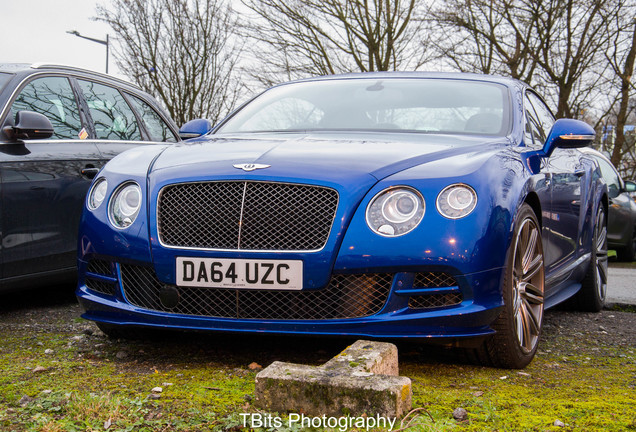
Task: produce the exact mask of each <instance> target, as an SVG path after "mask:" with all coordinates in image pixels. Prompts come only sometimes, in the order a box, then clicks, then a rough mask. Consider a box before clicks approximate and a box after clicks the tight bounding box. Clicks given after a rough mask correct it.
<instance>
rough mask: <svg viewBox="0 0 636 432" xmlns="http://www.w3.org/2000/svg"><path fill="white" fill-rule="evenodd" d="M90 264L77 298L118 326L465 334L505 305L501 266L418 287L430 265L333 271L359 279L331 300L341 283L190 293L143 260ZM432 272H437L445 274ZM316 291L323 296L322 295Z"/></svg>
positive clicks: (94, 315)
mask: <svg viewBox="0 0 636 432" xmlns="http://www.w3.org/2000/svg"><path fill="white" fill-rule="evenodd" d="M95 262H100V263H102V264H101V265H98V266H94V265H93V266H92V267H91V266H87V263H85V262H83V261H80V281H79V286H78V290H77V296H78V299H79V302H80V305H81V306H82V308H83V309H84V313H83V315H82V317H84V318H86V319H89V320H93V321H97V322H102V323H107V324H116V325H122V326H143V327H156V328H173V329H182V330H209V331H229V332H264V333H282V334H307V335H342V336H356V337H367V338H400V337H418V338H469V337H478V336H484V335H488V334H491V333H492V332H493V331H492V330H491V328H490V324H491V323H492V322H493V321H494V320H495V319H496V317H497V315H498V314H499V311H500V307H501V305H502V302H501V294H500V288H499V287H500V282H501V277H502V272H503V269H501V268H497V269H492V270H488V271H483V272H478V273H473V274H465V275H461V274H458V272H457V271H456V270H454V269H446V270H448V272H451V273H453V274H454V275H453V277H454V280H456V282H457V283H456V284H455V286H447V287H439V286H437V287H431V286H428V287H423V286H421V285H424V284H425V283H422V282H415V281H416V280H420V279H417V278H418V276H417V275H418V274H422V272H423V270H424V272H425V271H426V270H427V269H422V268H418V269H417V272H416V271H413V270H414V269H409V268H405V269H404V270H407V271H403V272H395V273H391V274H389V275H388V276H387V275H384V276H382V277H380V276H378V274H375V273H372V272H369V273H368V274H365V275H347V274H344V273H343V274H339V275H332V276H334V277H332V281H333V280H344V279H342V278H356V279H355V280H356V284H358V285H356V286H355V290H352V291H351V293H349V294H346V293H345V294H346V296H345V297H341V298H338V299H336V300H334V299H333V298H332V297H333V296H334V295H344V294H343V289H340V291H337V292H336V294H333V293H331V292H328V291H325V290H328V289H331V288H330V287H326V288H323V289H321V290H311V291H302V292H296V293H295V294H289V293H281V292H274V291H257V292H247V291H245V290H243V291H240V290H229V289H215V290H213V289H199V291H196V292H194V294H193V293H192V292H190V293H189V294H188V293H186V291H187V290H188V289H187V288H186V289H183V288H178V287H175V286H172V285H166V284H163V283H161V282H159V281H158V279H156V277H154V270H153V269H152V267H149V266H148V265H147V264H146V265H139V264H142V263H125V264H123V265H122V264H120V263H116V262H114V261H110V260H108V259H100V260H96V261H95ZM130 269H137V270H135V272H136V273H135V274H136V275H137V276H138V275H139V274H141V276H142V277H141V278H139V277H136V278H133V279H131V278H130V277H129V276H127V273H129V272H130V271H131V270H130ZM139 269H141V270H139ZM408 270H410V271H408ZM434 270H435V271H434V272H433V273H434V274H437V273H442V272H439V271H438V270H440V269H434ZM140 271H141V273H140ZM153 278H154V279H153ZM360 278H363V280H365V281H368V280H370V279H373V280H379V279H382V280H385V283H384V285H385V286H386V287H385V289H386V293H385V294H382V296H380V295H378V297H377V298H374V299H366V298H365V297H364V296H365V295H366V296H367V297H368V291H367V290H366V289H365V288H364V286H361V285H360V284H359V282H358V281H359V280H360ZM447 285H448V284H447ZM338 286H339V285H338ZM374 289H375V288H374ZM321 292H322V293H324V294H325V295H324V296H322V297H320V296H321ZM378 292H379V291H378ZM307 296H310V297H311V301H308V300H307V299H306V297H307ZM361 296H362V297H361ZM186 298H188V300H187V304H186V300H184V299H186ZM234 299H236V305H234V303H235V300H234ZM246 299H249V300H246ZM329 299H331V301H328V300H329ZM422 300H424V301H422ZM240 301H243V304H244V305H247V303H246V302H247V301H249V308H247V306H239V302H240ZM180 302H181V304H180ZM259 302H260V303H259ZM317 305H320V307H318V306H317ZM186 306H187V307H186ZM235 306H236V308H235ZM310 308H313V309H311V310H310ZM206 311H214V312H212V314H209V313H208V312H206ZM212 315H214V316H212Z"/></svg>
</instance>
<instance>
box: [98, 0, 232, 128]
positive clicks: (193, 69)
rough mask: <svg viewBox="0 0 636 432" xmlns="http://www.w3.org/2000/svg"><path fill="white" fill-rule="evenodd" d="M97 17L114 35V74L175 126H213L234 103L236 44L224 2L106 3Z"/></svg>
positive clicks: (129, 0)
mask: <svg viewBox="0 0 636 432" xmlns="http://www.w3.org/2000/svg"><path fill="white" fill-rule="evenodd" d="M97 15H98V16H97V19H98V20H100V21H104V22H106V23H108V24H109V25H110V26H111V27H112V29H113V31H114V32H115V34H116V39H117V40H118V42H119V46H120V49H119V50H116V51H115V57H116V60H117V64H118V66H119V68H120V70H122V71H123V72H124V73H125V74H126V75H127V76H128V77H129V78H130V79H132V80H133V81H134V82H136V83H137V84H138V85H139V86H140V87H141V88H142V89H144V90H145V91H147V92H149V93H151V94H153V95H154V96H155V97H157V99H159V100H160V101H161V102H162V103H163V104H164V105H165V106H166V108H167V109H168V111H169V112H170V114H171V116H172V117H173V118H174V119H175V121H176V122H177V123H178V124H183V123H185V122H186V121H188V120H191V119H193V118H199V117H204V118H208V119H210V120H212V121H213V122H216V121H217V120H218V119H220V118H221V117H222V116H223V115H225V114H226V113H227V112H228V111H230V110H231V109H232V108H233V107H234V105H235V104H236V101H237V98H238V96H239V92H240V90H241V88H240V84H239V81H238V80H237V79H235V77H234V70H235V66H236V64H237V62H238V59H239V54H240V52H241V49H242V45H241V42H240V41H239V40H238V39H237V38H236V37H235V31H236V28H237V27H236V18H235V16H234V14H233V13H232V10H231V9H230V7H229V5H228V4H226V2H225V1H224V0H112V2H111V3H110V4H109V5H108V6H105V5H101V6H98V8H97Z"/></svg>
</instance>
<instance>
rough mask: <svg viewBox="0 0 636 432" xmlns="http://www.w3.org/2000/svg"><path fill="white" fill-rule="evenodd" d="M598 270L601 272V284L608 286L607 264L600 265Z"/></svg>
mask: <svg viewBox="0 0 636 432" xmlns="http://www.w3.org/2000/svg"><path fill="white" fill-rule="evenodd" d="M596 268H597V269H598V272H599V277H600V279H599V282H600V283H602V284H606V283H607V273H608V272H607V264H605V265H603V264H601V263H599V264H598V265H597V266H596Z"/></svg>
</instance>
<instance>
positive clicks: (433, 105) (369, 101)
mask: <svg viewBox="0 0 636 432" xmlns="http://www.w3.org/2000/svg"><path fill="white" fill-rule="evenodd" d="M507 95H508V93H507V89H506V87H504V86H501V85H498V84H494V83H487V82H477V81H468V80H448V79H424V78H417V79H403V78H402V79H396V78H388V79H384V78H381V79H376V78H365V79H341V80H325V81H313V82H303V83H294V84H287V85H282V86H279V87H275V88H273V89H271V90H269V91H267V92H265V93H263V94H262V95H261V96H259V97H257V98H256V99H255V100H253V101H252V102H251V103H249V104H248V105H247V106H245V108H243V109H242V110H241V111H239V112H238V113H237V114H236V115H234V116H233V117H232V118H231V119H229V121H228V122H226V123H225V124H224V125H223V126H222V127H221V128H220V130H219V132H220V133H226V132H261V131H281V130H289V131H293V130H391V131H400V130H402V131H408V132H430V133H470V134H488V135H505V134H506V133H507V131H508V128H509V117H508V106H507V101H508V96H507Z"/></svg>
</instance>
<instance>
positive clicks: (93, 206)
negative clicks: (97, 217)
mask: <svg viewBox="0 0 636 432" xmlns="http://www.w3.org/2000/svg"><path fill="white" fill-rule="evenodd" d="M107 190H108V182H107V181H106V179H105V178H101V179H99V180H97V181H96V182H95V184H94V185H93V187H92V188H91V190H90V192H89V193H88V201H87V205H88V208H89V209H90V210H97V209H98V208H99V207H100V206H101V204H102V203H103V202H104V201H105V200H106V194H107ZM141 201H142V200H141V188H140V187H139V185H138V184H137V183H135V182H131V181H129V182H125V183H122V184H121V185H120V186H119V187H118V188H117V189H116V190H115V192H114V193H113V194H112V196H111V198H110V202H109V205H108V219H109V220H110V223H111V224H112V225H113V226H115V227H116V228H126V227H128V226H130V225H131V224H132V223H133V222H134V221H135V219H136V218H137V215H138V214H139V210H140V209H141Z"/></svg>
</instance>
